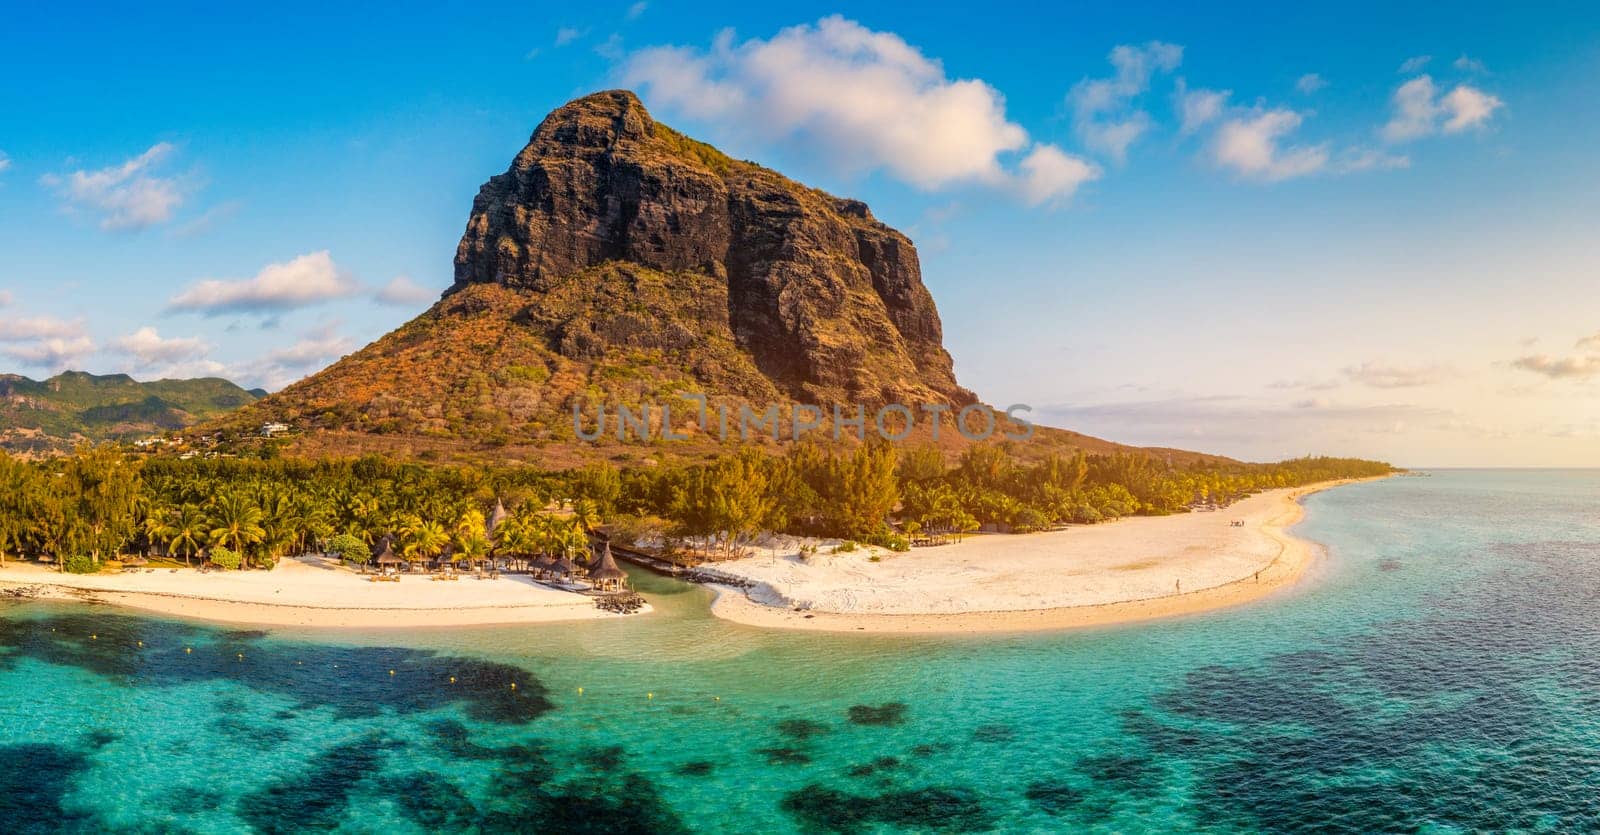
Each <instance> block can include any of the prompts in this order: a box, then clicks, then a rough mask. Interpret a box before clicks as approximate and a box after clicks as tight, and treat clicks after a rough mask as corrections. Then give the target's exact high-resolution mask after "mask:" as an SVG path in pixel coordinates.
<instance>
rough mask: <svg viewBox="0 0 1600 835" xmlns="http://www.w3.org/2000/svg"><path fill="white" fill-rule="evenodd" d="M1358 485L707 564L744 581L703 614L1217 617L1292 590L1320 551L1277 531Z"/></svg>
mask: <svg viewBox="0 0 1600 835" xmlns="http://www.w3.org/2000/svg"><path fill="white" fill-rule="evenodd" d="M1368 480H1371V479H1349V480H1341V481H1332V482H1324V483H1321V484H1316V485H1310V486H1305V487H1295V488H1285V489H1280V490H1269V491H1266V492H1263V493H1260V494H1257V495H1255V496H1251V497H1250V498H1247V499H1244V500H1243V501H1240V502H1236V503H1234V504H1233V505H1232V506H1230V507H1228V508H1226V509H1224V510H1221V511H1216V512H1209V513H1189V514H1181V515H1175V516H1163V517H1139V518H1132V519H1123V520H1120V521H1117V522H1112V523H1109V524H1101V525H1093V526H1083V527H1072V528H1068V529H1066V530H1062V531H1053V532H1048V533H1038V534H1027V535H1019V536H1007V535H983V536H974V537H970V538H968V539H966V540H964V541H963V542H960V543H957V544H952V545H945V546H941V547H937V548H927V549H922V548H919V549H914V550H912V551H911V552H909V553H905V554H890V553H888V552H882V551H873V552H867V551H858V552H855V553H850V554H831V555H819V556H813V557H811V558H810V559H808V560H804V561H802V560H801V559H799V557H798V555H796V554H786V555H782V556H754V557H747V558H745V559H742V560H737V561H734V562H731V563H724V564H719V565H718V566H717V567H718V568H719V569H721V570H723V571H726V572H727V573H729V574H732V575H735V576H738V577H740V578H743V579H744V580H747V581H749V582H751V583H753V584H754V585H753V586H752V587H751V588H750V589H748V590H740V589H735V588H730V587H719V589H718V591H719V594H718V596H717V599H716V601H715V602H714V603H713V604H712V611H713V612H714V613H715V614H716V615H717V616H719V617H722V618H725V619H727V620H730V621H734V622H737V623H742V624H747V625H750V626H760V627H773V628H784V629H810V630H818V631H828V632H869V633H905V634H917V633H921V634H939V633H946V634H948V633H971V632H1023V631H1040V630H1065V629H1074V628H1081V627H1091V626H1106V625H1111V624H1119V623H1129V622H1134V621H1143V620H1152V619H1156V618H1167V617H1175V616H1180V615H1189V614H1195V613H1199V612H1206V611H1211V610H1215V609H1223V608H1227V607H1230V606H1238V605H1241V604H1244V603H1248V602H1251V601H1254V600H1259V599H1261V598H1263V597H1266V596H1268V595H1271V594H1273V593H1274V592H1277V591H1279V590H1281V589H1283V588H1285V587H1287V586H1290V585H1292V584H1293V583H1294V582H1295V581H1297V580H1299V579H1300V578H1301V577H1302V576H1304V574H1305V572H1306V569H1307V568H1309V567H1310V566H1311V565H1312V563H1313V562H1314V561H1315V560H1316V559H1317V557H1318V555H1319V554H1321V553H1322V548H1321V546H1319V545H1317V544H1316V543H1313V542H1308V541H1306V540H1303V539H1299V538H1296V537H1293V536H1291V535H1289V533H1288V529H1289V528H1291V527H1293V526H1294V525H1295V524H1296V523H1298V522H1299V521H1300V520H1301V519H1302V518H1303V517H1304V514H1305V508H1304V506H1303V505H1302V504H1301V499H1303V498H1304V497H1305V496H1308V495H1310V494H1312V493H1315V492H1318V491H1321V490H1327V489H1331V488H1334V487H1339V486H1341V485H1345V484H1350V483H1354V482H1357V481H1368ZM874 556H876V557H877V560H876V561H874V560H873V557H874Z"/></svg>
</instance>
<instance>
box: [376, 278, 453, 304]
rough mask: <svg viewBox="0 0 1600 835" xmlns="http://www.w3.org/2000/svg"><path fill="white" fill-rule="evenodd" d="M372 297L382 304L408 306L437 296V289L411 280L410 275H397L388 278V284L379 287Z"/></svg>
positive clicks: (431, 299) (429, 300) (428, 300)
mask: <svg viewBox="0 0 1600 835" xmlns="http://www.w3.org/2000/svg"><path fill="white" fill-rule="evenodd" d="M373 298H375V299H377V300H378V301H380V302H382V303H384V304H392V305H396V306H399V307H408V306H410V305H414V304H421V303H423V302H431V301H433V300H434V299H437V298H439V291H438V290H435V289H433V288H432V287H424V286H422V285H421V284H418V283H417V282H415V281H413V280H411V277H410V276H406V275H397V276H395V277H394V278H392V279H390V280H389V283H388V284H385V285H383V287H381V288H379V290H378V292H377V293H376V294H375V295H374V296H373Z"/></svg>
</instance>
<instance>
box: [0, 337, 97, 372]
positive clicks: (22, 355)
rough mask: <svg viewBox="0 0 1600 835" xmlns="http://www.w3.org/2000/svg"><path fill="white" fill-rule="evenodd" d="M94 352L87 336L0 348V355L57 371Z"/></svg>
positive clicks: (60, 338) (48, 338)
mask: <svg viewBox="0 0 1600 835" xmlns="http://www.w3.org/2000/svg"><path fill="white" fill-rule="evenodd" d="M94 350H95V345H94V340H92V339H90V338H89V337H87V336H72V337H46V338H43V339H35V340H31V341H26V342H18V343H16V344H11V345H6V346H5V347H3V348H0V354H4V355H6V356H8V357H10V358H12V359H14V360H17V361H18V362H22V363H26V364H28V365H34V366H38V367H40V368H47V369H50V370H51V371H57V370H61V369H64V368H67V367H69V366H73V365H77V364H79V363H80V362H81V361H82V360H83V359H84V358H85V357H87V356H88V355H90V354H92V353H94Z"/></svg>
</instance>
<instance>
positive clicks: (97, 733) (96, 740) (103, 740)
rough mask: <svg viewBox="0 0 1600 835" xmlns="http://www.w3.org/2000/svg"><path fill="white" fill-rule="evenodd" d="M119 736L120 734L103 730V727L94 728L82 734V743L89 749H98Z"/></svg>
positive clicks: (120, 736) (119, 737)
mask: <svg viewBox="0 0 1600 835" xmlns="http://www.w3.org/2000/svg"><path fill="white" fill-rule="evenodd" d="M121 738H122V735H121V734H117V733H114V732H112V731H108V730H105V729H104V728H95V729H94V730H92V731H90V732H88V733H86V734H84V735H83V744H84V746H85V747H86V748H88V749H89V750H91V751H98V750H100V749H101V748H104V747H106V746H107V745H110V744H111V743H113V742H116V741H117V740H119V739H121Z"/></svg>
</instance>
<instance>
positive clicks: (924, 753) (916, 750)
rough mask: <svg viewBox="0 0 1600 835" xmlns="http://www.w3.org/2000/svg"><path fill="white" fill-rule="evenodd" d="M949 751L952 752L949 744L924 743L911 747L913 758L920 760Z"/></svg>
mask: <svg viewBox="0 0 1600 835" xmlns="http://www.w3.org/2000/svg"><path fill="white" fill-rule="evenodd" d="M948 750H950V744H949V743H947V742H923V743H920V744H917V745H913V746H911V756H913V757H917V758H919V759H927V758H928V757H931V756H933V755H934V754H939V753H942V752H945V751H948Z"/></svg>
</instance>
